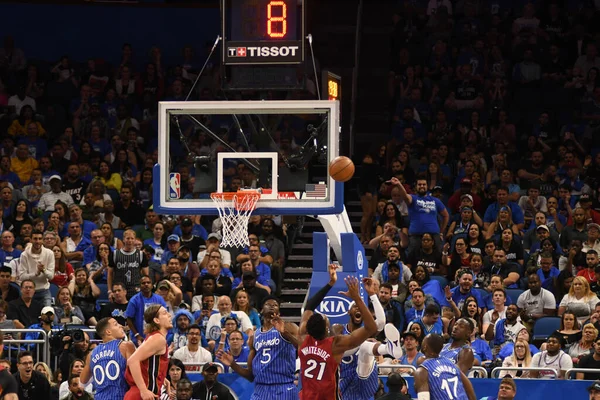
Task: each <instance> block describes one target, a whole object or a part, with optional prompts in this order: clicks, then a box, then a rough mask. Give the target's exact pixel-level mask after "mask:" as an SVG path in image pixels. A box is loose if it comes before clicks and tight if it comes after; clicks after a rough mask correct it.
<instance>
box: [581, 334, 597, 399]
mask: <svg viewBox="0 0 600 400" xmlns="http://www.w3.org/2000/svg"><path fill="white" fill-rule="evenodd" d="M577 368H584V369H600V338H594V346H593V351H592V352H590V353H589V354H586V355H583V356H582V357H580V358H579V363H578V364H577ZM576 378H577V379H585V380H589V381H592V380H597V379H600V374H598V373H593V372H577V374H576ZM598 386H599V388H598V392H600V385H598Z"/></svg>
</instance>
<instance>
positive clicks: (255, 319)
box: [233, 288, 265, 330]
mask: <svg viewBox="0 0 600 400" xmlns="http://www.w3.org/2000/svg"><path fill="white" fill-rule="evenodd" d="M234 293H235V296H233V299H234V301H233V311H243V312H245V313H246V314H247V315H248V318H250V321H251V322H252V326H253V327H254V330H257V329H260V327H261V320H260V315H259V314H258V311H256V308H255V307H253V306H252V305H251V304H250V296H249V293H248V292H247V291H246V290H245V288H242V289H241V290H238V291H237V292H236V291H234ZM264 301H265V300H264V298H263V299H262V302H261V303H259V304H262V303H264Z"/></svg>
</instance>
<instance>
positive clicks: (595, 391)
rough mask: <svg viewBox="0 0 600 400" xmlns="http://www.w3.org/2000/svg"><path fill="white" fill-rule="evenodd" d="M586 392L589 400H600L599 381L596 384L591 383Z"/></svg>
mask: <svg viewBox="0 0 600 400" xmlns="http://www.w3.org/2000/svg"><path fill="white" fill-rule="evenodd" d="M578 375H579V374H578ZM587 390H588V392H589V394H590V400H600V380H597V381H596V382H594V383H592V385H591V386H589V387H588V388H587Z"/></svg>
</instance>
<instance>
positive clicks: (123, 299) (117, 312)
mask: <svg viewBox="0 0 600 400" xmlns="http://www.w3.org/2000/svg"><path fill="white" fill-rule="evenodd" d="M111 289H112V290H109V294H108V298H109V303H104V304H102V305H101V306H100V311H99V313H98V317H99V319H103V318H108V317H111V318H114V319H115V320H116V321H117V322H118V323H119V324H120V325H122V326H123V327H126V326H127V317H126V316H125V312H126V311H127V306H128V305H129V302H128V301H127V289H126V288H125V285H123V284H122V283H120V282H115V283H113V285H112V288H111Z"/></svg>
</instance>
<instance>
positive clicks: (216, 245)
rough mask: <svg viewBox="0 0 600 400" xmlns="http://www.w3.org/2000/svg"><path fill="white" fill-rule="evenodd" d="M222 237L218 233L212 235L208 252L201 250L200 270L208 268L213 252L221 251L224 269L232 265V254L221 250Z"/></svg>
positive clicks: (209, 239) (208, 238) (207, 243)
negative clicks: (210, 255)
mask: <svg viewBox="0 0 600 400" xmlns="http://www.w3.org/2000/svg"><path fill="white" fill-rule="evenodd" d="M169 237H170V236H169ZM220 241H221V235H220V234H218V233H214V232H213V233H211V234H209V235H208V237H207V238H206V250H201V251H200V253H198V265H199V266H200V268H201V269H202V268H206V264H207V263H208V261H209V258H208V255H209V254H210V253H211V251H212V250H215V249H216V250H219V252H220V253H221V263H222V265H223V268H226V269H229V266H230V265H231V253H229V251H227V250H224V249H222V248H220Z"/></svg>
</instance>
